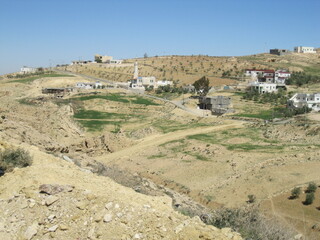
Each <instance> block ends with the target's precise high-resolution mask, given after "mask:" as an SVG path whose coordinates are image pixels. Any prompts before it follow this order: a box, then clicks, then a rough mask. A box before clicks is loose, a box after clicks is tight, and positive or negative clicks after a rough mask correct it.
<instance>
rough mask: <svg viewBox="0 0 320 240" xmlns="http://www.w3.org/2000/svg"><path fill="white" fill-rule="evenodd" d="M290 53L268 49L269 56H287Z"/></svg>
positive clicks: (285, 50)
mask: <svg viewBox="0 0 320 240" xmlns="http://www.w3.org/2000/svg"><path fill="white" fill-rule="evenodd" d="M290 53H291V52H290V51H289V50H287V49H277V48H275V49H270V54H273V55H278V56H283V55H288V54H290Z"/></svg>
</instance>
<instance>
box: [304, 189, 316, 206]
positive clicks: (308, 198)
mask: <svg viewBox="0 0 320 240" xmlns="http://www.w3.org/2000/svg"><path fill="white" fill-rule="evenodd" d="M313 200H314V193H313V192H310V193H307V195H306V200H305V201H304V203H303V204H305V205H310V204H312V203H313Z"/></svg>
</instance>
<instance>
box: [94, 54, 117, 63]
mask: <svg viewBox="0 0 320 240" xmlns="http://www.w3.org/2000/svg"><path fill="white" fill-rule="evenodd" d="M112 59H113V57H112V56H102V55H99V54H96V55H95V56H94V61H95V62H101V63H107V62H108V61H111V60H112Z"/></svg>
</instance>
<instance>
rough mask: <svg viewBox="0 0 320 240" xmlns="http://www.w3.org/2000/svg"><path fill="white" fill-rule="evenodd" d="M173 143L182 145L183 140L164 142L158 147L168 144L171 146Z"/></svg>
mask: <svg viewBox="0 0 320 240" xmlns="http://www.w3.org/2000/svg"><path fill="white" fill-rule="evenodd" d="M173 143H184V139H177V140H172V141H169V142H165V143H162V144H160V145H159V147H164V146H166V145H168V144H173Z"/></svg>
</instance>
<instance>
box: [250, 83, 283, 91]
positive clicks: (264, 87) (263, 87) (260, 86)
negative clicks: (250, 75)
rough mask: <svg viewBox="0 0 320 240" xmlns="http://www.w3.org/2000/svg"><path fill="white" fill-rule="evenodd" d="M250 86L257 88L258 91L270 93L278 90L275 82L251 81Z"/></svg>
mask: <svg viewBox="0 0 320 240" xmlns="http://www.w3.org/2000/svg"><path fill="white" fill-rule="evenodd" d="M250 87H251V88H253V89H255V90H258V92H259V93H271V92H277V91H278V84H276V83H266V82H252V83H250Z"/></svg>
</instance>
